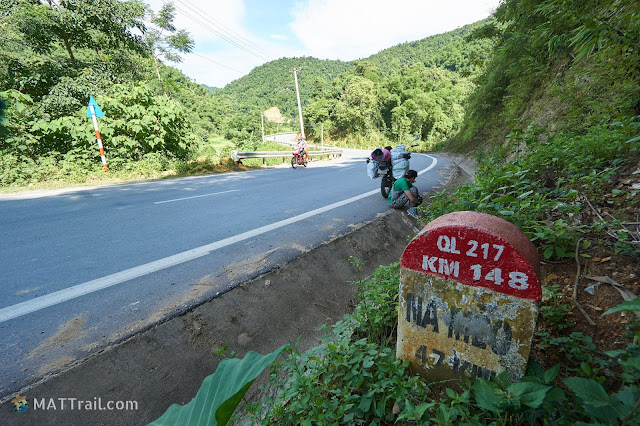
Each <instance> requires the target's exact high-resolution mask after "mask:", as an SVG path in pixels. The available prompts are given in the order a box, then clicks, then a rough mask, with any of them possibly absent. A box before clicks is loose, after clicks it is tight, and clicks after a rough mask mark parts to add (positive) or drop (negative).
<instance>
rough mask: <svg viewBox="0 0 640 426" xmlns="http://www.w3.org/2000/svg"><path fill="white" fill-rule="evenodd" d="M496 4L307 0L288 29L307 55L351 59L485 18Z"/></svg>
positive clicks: (486, 0)
mask: <svg viewBox="0 0 640 426" xmlns="http://www.w3.org/2000/svg"><path fill="white" fill-rule="evenodd" d="M498 3H499V0H447V1H443V0H394V1H388V0H350V1H344V0H306V1H304V2H299V3H297V5H296V8H295V10H294V11H293V21H292V22H291V24H290V26H291V30H292V31H293V33H294V34H295V35H296V37H297V38H298V39H299V40H300V41H301V42H302V44H303V45H304V47H305V49H306V50H307V52H308V53H307V54H308V55H310V56H315V57H318V58H322V59H340V60H345V61H347V60H354V59H359V58H364V57H367V56H370V55H372V54H374V53H377V52H379V51H380V50H383V49H386V48H388V47H391V46H394V45H396V44H399V43H404V42H407V41H414V40H420V39H422V38H425V37H428V36H430V35H434V34H440V33H443V32H447V31H450V30H453V29H455V28H458V27H461V26H463V25H466V24H469V23H472V22H476V21H479V20H481V19H484V18H486V17H487V16H489V15H490V14H491V12H493V10H494V9H495V8H496V7H497V6H498Z"/></svg>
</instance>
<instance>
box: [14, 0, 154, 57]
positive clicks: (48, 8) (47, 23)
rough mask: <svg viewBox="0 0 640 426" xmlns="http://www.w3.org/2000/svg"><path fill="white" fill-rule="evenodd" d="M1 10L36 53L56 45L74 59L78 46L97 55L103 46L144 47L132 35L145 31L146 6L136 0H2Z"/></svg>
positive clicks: (139, 39)
mask: <svg viewBox="0 0 640 426" xmlns="http://www.w3.org/2000/svg"><path fill="white" fill-rule="evenodd" d="M2 9H3V10H2V12H3V14H6V15H7V16H8V17H10V18H11V20H12V21H14V22H15V24H16V28H17V29H18V31H19V32H21V33H22V34H23V36H24V38H25V41H26V43H27V44H28V45H29V46H30V47H31V48H32V49H33V50H34V51H35V52H36V53H40V54H47V53H50V52H51V50H52V49H53V48H54V47H55V46H56V45H58V44H59V45H61V46H63V47H64V49H65V50H66V52H67V54H68V55H69V58H71V60H72V61H73V62H75V61H76V57H75V55H74V51H75V50H76V49H78V48H89V49H91V50H93V51H95V52H96V53H97V54H98V56H100V50H101V49H102V48H105V47H107V48H118V47H122V46H127V47H128V48H132V49H135V50H138V51H142V50H143V48H144V46H143V44H142V40H141V38H140V36H139V35H136V34H134V32H135V31H134V30H137V31H139V32H142V33H143V32H144V31H145V25H144V22H143V17H144V11H145V6H144V4H142V3H141V2H140V1H138V0H127V1H119V0H100V1H99V2H97V1H92V0H57V1H56V0H42V1H37V0H4V1H3V7H2Z"/></svg>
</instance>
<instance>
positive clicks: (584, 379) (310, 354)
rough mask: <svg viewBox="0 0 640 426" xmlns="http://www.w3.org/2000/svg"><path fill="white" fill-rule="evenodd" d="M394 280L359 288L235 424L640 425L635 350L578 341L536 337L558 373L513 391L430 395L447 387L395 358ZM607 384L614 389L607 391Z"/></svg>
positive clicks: (534, 375)
mask: <svg viewBox="0 0 640 426" xmlns="http://www.w3.org/2000/svg"><path fill="white" fill-rule="evenodd" d="M398 280H399V265H398V264H397V263H396V264H393V265H389V266H381V267H380V268H378V270H377V271H376V272H375V273H374V274H373V275H372V276H371V277H369V278H368V279H366V280H363V281H360V282H358V283H356V284H357V285H358V288H359V289H358V295H359V297H360V299H361V302H360V303H359V304H358V305H357V306H356V308H355V310H354V312H353V314H352V315H346V316H345V317H344V319H343V320H342V321H339V322H337V323H336V324H335V325H334V326H333V327H332V328H331V332H330V333H329V334H327V335H326V336H325V337H324V338H323V339H322V343H321V344H320V345H319V346H317V347H315V348H312V349H310V350H309V351H307V352H306V353H304V354H301V353H299V352H298V351H296V350H295V348H294V349H292V350H291V351H289V356H288V357H287V359H285V360H284V361H281V362H279V363H276V364H274V366H273V368H272V371H271V375H270V381H269V384H268V385H266V386H265V387H262V388H261V389H262V391H263V394H264V398H263V400H262V401H259V402H257V403H253V404H250V405H247V406H246V407H245V408H246V412H247V413H246V414H244V417H243V418H237V419H236V420H238V421H245V422H251V423H252V424H265V425H266V424H294V423H295V424H309V425H312V424H393V423H400V424H414V423H417V424H425V425H428V424H437V425H449V424H496V425H508V424H557V425H573V424H576V423H580V422H584V423H589V422H598V423H599V424H620V423H624V422H626V423H627V424H635V423H637V422H638V421H640V411H639V410H638V404H636V402H637V401H638V398H640V347H638V346H634V345H630V346H628V347H627V348H626V349H624V350H620V351H612V352H608V353H606V354H604V353H602V352H598V351H597V350H596V348H595V345H593V342H592V341H591V340H590V338H589V337H588V336H584V335H583V334H581V333H571V335H570V336H566V337H560V338H552V337H551V336H549V335H546V337H545V336H543V338H542V341H541V344H542V345H543V347H544V345H545V344H546V345H553V346H554V347H556V348H557V349H559V350H561V351H563V352H562V355H563V357H562V358H561V360H562V362H563V363H562V364H557V365H555V366H554V367H552V368H550V369H548V370H546V371H544V370H542V368H541V367H540V366H539V365H538V364H536V363H535V362H533V361H532V362H530V365H529V367H528V369H527V374H526V375H525V376H524V377H523V378H522V379H521V381H520V382H516V383H512V382H510V381H509V380H508V379H507V377H506V374H505V373H503V374H500V375H498V376H497V377H496V378H494V379H493V380H491V381H486V380H484V379H477V380H475V381H474V382H472V381H470V380H466V381H464V382H456V383H454V384H452V387H450V388H446V389H445V388H443V390H444V391H443V392H435V389H436V386H438V385H439V386H440V387H442V385H444V384H443V383H440V384H438V383H433V384H429V383H426V382H424V381H423V380H422V379H419V378H418V376H415V375H413V376H412V375H409V374H408V372H407V371H406V364H404V363H400V362H399V361H396V360H395V359H394V356H393V353H394V351H395V336H393V330H394V328H395V326H396V321H397V309H396V308H397V301H396V294H397V283H398ZM636 307H637V306H636V305H634V306H633V307H631V308H632V309H635V308H636ZM621 309H624V308H621ZM390 337H392V338H390ZM605 378H609V380H610V381H609V382H608V383H613V382H612V381H611V380H612V378H613V379H614V382H615V385H610V386H608V387H607V388H606V389H605V387H603V385H602V383H603V382H604V380H605ZM394 406H395V407H396V411H395V414H394V411H393V407H394Z"/></svg>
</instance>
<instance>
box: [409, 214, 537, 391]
mask: <svg viewBox="0 0 640 426" xmlns="http://www.w3.org/2000/svg"><path fill="white" fill-rule="evenodd" d="M400 266H401V269H400V297H399V304H400V306H399V311H398V344H397V358H398V359H402V360H408V361H409V362H410V366H411V370H412V371H413V372H415V373H418V374H420V375H422V376H423V377H425V378H428V379H432V380H444V379H451V378H461V377H465V375H466V376H472V377H483V378H486V379H489V378H492V377H494V376H495V375H496V374H499V373H501V372H503V371H506V372H507V373H508V376H509V378H510V379H511V380H513V381H515V380H518V379H519V378H520V377H521V376H522V375H523V374H524V371H525V368H526V365H527V360H528V358H529V351H530V348H531V341H532V338H533V332H534V330H535V325H536V319H537V316H538V302H539V301H540V298H541V295H542V289H541V287H540V281H539V276H540V260H539V258H538V254H537V252H536V249H535V246H534V245H533V244H532V243H531V241H530V240H529V239H528V238H527V237H526V236H525V235H524V234H523V233H522V232H521V231H520V230H519V229H518V228H517V227H516V226H515V225H513V224H512V223H510V222H507V221H506V220H504V219H501V218H498V217H495V216H491V215H488V214H484V213H478V212H454V213H450V214H447V215H444V216H441V217H439V218H437V219H435V220H433V221H432V222H430V223H429V224H427V226H425V228H424V229H423V230H422V231H421V232H420V233H419V234H418V235H416V237H415V238H414V239H413V240H412V241H411V242H410V243H409V245H407V247H406V248H405V251H404V253H403V255H402V259H401V262H400Z"/></svg>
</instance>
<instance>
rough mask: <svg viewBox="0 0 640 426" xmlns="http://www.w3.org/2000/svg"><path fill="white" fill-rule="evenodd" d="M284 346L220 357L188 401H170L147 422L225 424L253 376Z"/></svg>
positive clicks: (212, 425)
mask: <svg viewBox="0 0 640 426" xmlns="http://www.w3.org/2000/svg"><path fill="white" fill-rule="evenodd" d="M286 346H287V345H285V346H281V347H280V348H278V349H276V350H275V351H273V352H271V353H270V354H267V355H260V354H259V353H256V352H253V351H250V352H248V353H247V354H246V355H245V357H244V358H243V359H238V358H227V359H224V360H222V361H221V362H220V364H219V365H218V368H217V369H216V372H215V373H213V374H212V375H210V376H207V377H206V378H205V379H204V380H203V381H202V385H201V386H200V390H199V391H198V393H197V394H196V396H195V397H194V398H193V399H192V400H191V401H190V402H189V403H188V404H186V405H184V406H181V405H178V404H173V405H172V406H171V407H169V408H168V409H167V411H166V412H165V413H164V414H163V415H162V416H161V417H160V418H158V419H157V420H155V421H154V422H151V423H150V425H153V426H162V425H184V426H189V425H190V426H197V425H211V426H216V425H220V426H224V425H226V424H227V423H228V422H229V419H230V418H231V416H232V415H233V412H234V411H235V409H236V407H237V406H238V404H239V403H240V401H241V400H242V397H243V396H244V394H245V393H246V392H247V390H249V388H250V387H251V385H252V384H253V382H254V381H255V380H256V378H258V376H259V375H260V373H262V371H264V369H265V368H267V367H268V366H269V365H270V364H271V363H272V362H273V361H274V360H275V359H276V358H278V356H280V353H281V352H282V351H283V350H284V349H285V348H286Z"/></svg>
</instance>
